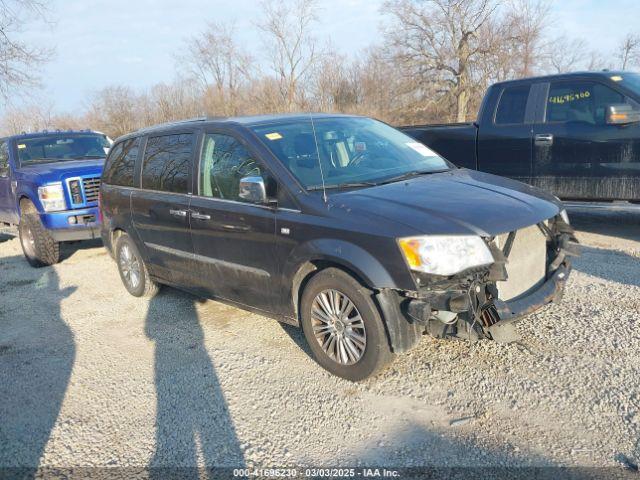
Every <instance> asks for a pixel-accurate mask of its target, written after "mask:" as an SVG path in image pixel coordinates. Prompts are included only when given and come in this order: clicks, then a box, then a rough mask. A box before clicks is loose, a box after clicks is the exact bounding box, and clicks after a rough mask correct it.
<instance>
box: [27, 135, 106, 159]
mask: <svg viewBox="0 0 640 480" xmlns="http://www.w3.org/2000/svg"><path fill="white" fill-rule="evenodd" d="M16 147H17V150H18V158H19V159H20V164H21V165H30V164H34V163H50V162H64V161H68V160H79V159H92V158H95V159H99V158H105V157H106V156H107V153H108V151H109V148H110V147H111V142H110V141H109V139H108V138H107V136H106V135H102V134H97V133H56V134H50V135H46V136H38V137H34V138H24V139H18V140H16Z"/></svg>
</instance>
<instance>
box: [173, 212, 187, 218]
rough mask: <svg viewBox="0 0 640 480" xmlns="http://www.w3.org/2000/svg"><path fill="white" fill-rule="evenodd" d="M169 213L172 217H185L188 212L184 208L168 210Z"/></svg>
mask: <svg viewBox="0 0 640 480" xmlns="http://www.w3.org/2000/svg"><path fill="white" fill-rule="evenodd" d="M169 213H170V214H171V215H173V216H174V217H180V218H186V217H187V215H188V213H187V211H186V210H169Z"/></svg>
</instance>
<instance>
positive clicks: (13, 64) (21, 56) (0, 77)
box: [0, 0, 51, 99]
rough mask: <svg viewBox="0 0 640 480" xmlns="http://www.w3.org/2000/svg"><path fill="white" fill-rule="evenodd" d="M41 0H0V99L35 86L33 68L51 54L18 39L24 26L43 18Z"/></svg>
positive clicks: (43, 2)
mask: <svg viewBox="0 0 640 480" xmlns="http://www.w3.org/2000/svg"><path fill="white" fill-rule="evenodd" d="M45 13H46V2H45V0H2V1H0V96H2V97H4V98H5V99H6V98H7V96H8V94H9V92H10V91H12V90H13V89H15V88H19V87H28V86H34V85H37V83H38V72H37V67H38V66H40V65H41V64H42V63H43V62H45V61H46V60H47V58H48V57H49V56H50V54H51V50H50V49H45V48H38V47H34V46H30V45H28V44H27V43H26V42H24V41H23V40H21V39H20V38H19V34H20V33H21V32H22V30H23V28H24V25H25V24H27V23H29V22H30V21H32V19H34V18H35V19H44V16H45Z"/></svg>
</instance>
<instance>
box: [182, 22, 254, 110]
mask: <svg viewBox="0 0 640 480" xmlns="http://www.w3.org/2000/svg"><path fill="white" fill-rule="evenodd" d="M234 33H235V32H234V29H233V27H231V26H227V25H222V24H218V23H210V24H209V25H208V27H207V30H206V31H204V32H203V33H202V34H200V35H198V36H196V37H194V38H192V39H190V40H189V41H188V42H187V48H188V55H187V57H186V58H185V59H182V58H181V59H179V60H180V61H181V62H184V63H186V65H187V66H188V67H189V69H190V70H191V72H192V74H193V75H194V76H195V78H197V79H198V80H199V81H200V82H201V84H202V86H203V88H204V91H205V97H206V98H207V99H208V100H209V101H208V102H207V103H208V109H209V110H211V113H213V114H223V115H236V114H238V113H239V111H240V109H241V106H240V105H239V99H240V96H241V90H242V88H243V87H244V86H245V85H246V83H247V81H248V80H249V79H250V78H251V76H252V74H253V73H254V65H253V59H252V58H251V56H250V55H249V54H247V53H246V52H245V51H243V50H242V48H240V46H239V45H238V44H237V42H236V40H235V39H234Z"/></svg>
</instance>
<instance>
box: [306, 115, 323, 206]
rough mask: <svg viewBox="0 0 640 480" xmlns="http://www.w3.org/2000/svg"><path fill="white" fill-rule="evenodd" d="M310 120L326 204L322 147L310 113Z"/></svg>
mask: <svg viewBox="0 0 640 480" xmlns="http://www.w3.org/2000/svg"><path fill="white" fill-rule="evenodd" d="M309 119H310V120H311V130H313V141H314V142H315V144H316V153H317V154H318V165H319V166H320V178H321V179H322V199H323V200H324V203H327V189H326V187H325V185H324V172H323V171H322V162H321V161H320V147H319V146H318V137H317V135H316V126H315V124H314V123H313V115H312V114H311V112H309Z"/></svg>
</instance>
